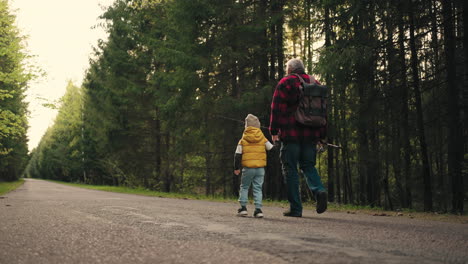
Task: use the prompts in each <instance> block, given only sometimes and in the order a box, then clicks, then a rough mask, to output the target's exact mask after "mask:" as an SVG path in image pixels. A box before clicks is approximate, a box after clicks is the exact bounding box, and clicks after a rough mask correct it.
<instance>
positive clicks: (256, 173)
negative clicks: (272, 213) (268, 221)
mask: <svg viewBox="0 0 468 264" xmlns="http://www.w3.org/2000/svg"><path fill="white" fill-rule="evenodd" d="M264 176H265V168H245V167H244V168H243V169H242V178H241V185H240V191H239V203H240V205H241V206H246V205H247V202H248V201H249V188H250V184H252V191H253V198H254V204H255V208H262V186H263V178H264Z"/></svg>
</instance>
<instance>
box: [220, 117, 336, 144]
mask: <svg viewBox="0 0 468 264" xmlns="http://www.w3.org/2000/svg"><path fill="white" fill-rule="evenodd" d="M215 116H216V117H219V118H222V119H226V120H230V121H235V122H238V123H241V124H245V122H244V121H242V120H238V119H234V118H230V117H226V116H222V115H215ZM260 127H261V128H264V129H269V128H268V127H265V126H260ZM321 144H322V145H326V146H327V147H332V148H336V149H341V146H338V145H335V144H331V143H321ZM321 151H324V150H323V147H322V150H321Z"/></svg>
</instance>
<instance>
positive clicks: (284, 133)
mask: <svg viewBox="0 0 468 264" xmlns="http://www.w3.org/2000/svg"><path fill="white" fill-rule="evenodd" d="M286 72H287V74H288V75H287V76H286V77H284V78H282V79H281V80H280V81H279V83H278V85H277V86H276V89H275V92H274V94H273V100H272V103H271V116H270V134H271V136H272V140H273V142H276V141H281V143H282V144H281V150H280V158H281V165H282V170H283V176H284V180H285V183H286V191H287V195H288V201H289V206H290V209H289V210H288V211H286V212H284V213H283V215H284V216H291V217H301V216H302V202H301V198H300V193H299V174H298V170H297V165H298V164H299V166H300V169H301V170H302V172H303V174H304V175H305V178H306V181H307V185H308V186H309V188H310V189H311V191H312V193H313V194H314V196H315V199H316V201H317V208H316V211H317V213H319V214H321V213H323V212H325V210H326V209H327V193H326V191H325V188H324V187H323V184H322V181H321V179H320V176H319V174H318V171H317V169H316V168H315V163H316V155H317V144H321V140H322V139H324V138H325V136H326V126H323V127H320V128H314V127H309V126H305V125H302V124H300V123H297V122H296V119H295V117H294V112H295V110H296V109H297V107H298V104H299V98H300V90H299V89H300V86H301V80H300V79H299V77H298V76H297V75H299V76H301V77H302V79H303V80H304V81H305V82H307V83H310V81H313V82H316V83H317V84H319V83H318V81H316V80H315V79H314V78H313V77H312V76H309V75H307V74H305V69H304V64H303V63H302V61H301V60H299V59H292V60H289V61H288V62H287V64H286Z"/></svg>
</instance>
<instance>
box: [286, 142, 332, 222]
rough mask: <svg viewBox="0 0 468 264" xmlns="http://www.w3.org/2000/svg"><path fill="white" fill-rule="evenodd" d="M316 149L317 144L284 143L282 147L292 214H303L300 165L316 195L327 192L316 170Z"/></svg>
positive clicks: (308, 184)
mask: <svg viewBox="0 0 468 264" xmlns="http://www.w3.org/2000/svg"><path fill="white" fill-rule="evenodd" d="M316 147H317V146H316V144H315V143H302V144H301V143H283V144H282V145H281V153H280V157H281V165H282V170H283V177H284V181H285V184H286V191H287V195H288V201H289V206H290V210H291V212H295V213H302V202H301V196H300V193H299V174H298V165H299V168H300V169H301V170H302V173H303V174H304V176H305V178H306V182H307V186H309V188H310V190H311V191H312V193H314V195H315V194H316V193H317V192H318V191H324V190H325V188H324V187H323V184H322V181H321V179H320V176H319V174H318V171H317V168H315V162H316V156H317V148H316Z"/></svg>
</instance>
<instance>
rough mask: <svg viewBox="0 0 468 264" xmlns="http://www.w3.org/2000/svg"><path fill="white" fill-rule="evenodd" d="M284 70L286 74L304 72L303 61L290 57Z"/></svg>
mask: <svg viewBox="0 0 468 264" xmlns="http://www.w3.org/2000/svg"><path fill="white" fill-rule="evenodd" d="M286 72H287V73H288V74H290V73H300V72H305V68H304V63H302V61H301V60H300V59H290V60H289V61H288V62H287V63H286Z"/></svg>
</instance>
